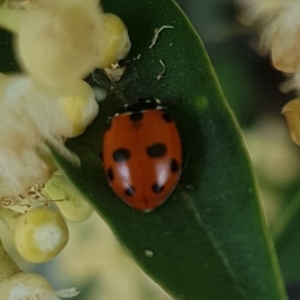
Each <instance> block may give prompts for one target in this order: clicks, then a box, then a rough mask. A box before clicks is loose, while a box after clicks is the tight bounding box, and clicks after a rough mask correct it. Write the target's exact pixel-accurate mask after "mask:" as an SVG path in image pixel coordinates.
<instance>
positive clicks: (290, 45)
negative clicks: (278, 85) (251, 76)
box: [238, 0, 300, 145]
mask: <svg viewBox="0 0 300 300" xmlns="http://www.w3.org/2000/svg"><path fill="white" fill-rule="evenodd" d="M238 3H239V4H240V5H241V7H242V14H241V18H240V19H241V20H242V22H243V23H244V24H253V23H254V24H256V25H257V26H258V28H259V30H260V33H261V34H260V50H262V51H263V52H264V53H270V57H271V61H272V64H273V66H274V67H275V68H276V69H277V70H279V71H282V72H284V73H286V74H287V75H288V76H289V77H290V79H289V81H288V82H287V83H286V84H285V85H284V86H283V89H284V90H285V91H289V90H291V89H294V90H296V92H297V93H298V94H299V93H300V48H299V47H298V43H300V21H299V13H300V1H298V0H239V1H238ZM282 113H283V114H284V115H285V117H286V120H287V123H288V126H289V128H290V131H291V137H292V140H293V141H294V142H295V143H296V144H298V145H300V117H299V114H300V97H299V98H297V99H294V100H293V101H291V102H289V103H287V104H286V105H285V106H284V107H283V109H282Z"/></svg>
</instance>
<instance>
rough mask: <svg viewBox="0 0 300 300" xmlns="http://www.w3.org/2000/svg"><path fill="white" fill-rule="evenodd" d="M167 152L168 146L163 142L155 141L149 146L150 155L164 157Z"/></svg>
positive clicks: (148, 152)
mask: <svg viewBox="0 0 300 300" xmlns="http://www.w3.org/2000/svg"><path fill="white" fill-rule="evenodd" d="M166 153H167V147H166V145H165V144H162V143H155V144H153V145H151V146H149V147H148V148H147V154H148V155H149V156H150V157H162V156H164V155H165V154H166Z"/></svg>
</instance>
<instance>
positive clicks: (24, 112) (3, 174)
mask: <svg viewBox="0 0 300 300" xmlns="http://www.w3.org/2000/svg"><path fill="white" fill-rule="evenodd" d="M97 113H98V104H97V102H96V100H95V97H94V93H93V90H92V89H91V87H90V86H89V85H88V84H87V83H85V82H84V81H81V80H77V81H76V82H74V86H73V87H72V88H69V89H65V90H48V89H45V88H43V87H42V86H40V85H39V84H37V83H36V82H35V81H34V80H33V79H31V78H30V77H28V76H11V77H8V76H4V75H2V76H1V77H0V166H1V167H0V198H3V197H7V196H15V195H19V194H22V193H24V192H25V191H26V190H27V189H28V188H29V187H30V186H33V185H35V184H43V183H45V182H47V181H48V180H49V179H50V177H51V176H52V173H53V171H54V170H55V166H54V164H53V162H52V159H51V156H50V153H49V149H48V146H47V145H46V141H47V142H50V143H52V144H53V145H54V146H56V147H57V148H58V149H59V150H60V151H61V152H62V154H64V155H66V156H68V157H69V158H72V157H73V156H72V154H71V153H70V152H69V151H68V150H67V148H66V147H65V146H64V141H65V138H69V137H75V136H78V135H80V134H82V133H83V132H84V130H85V128H86V127H87V126H88V125H89V124H90V122H91V121H92V120H93V119H94V118H95V116H96V115H97ZM73 158H74V157H73Z"/></svg>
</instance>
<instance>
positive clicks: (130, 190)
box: [125, 186, 135, 196]
mask: <svg viewBox="0 0 300 300" xmlns="http://www.w3.org/2000/svg"><path fill="white" fill-rule="evenodd" d="M125 194H126V196H133V195H134V194H135V188H134V187H133V186H130V187H128V188H127V189H126V190H125Z"/></svg>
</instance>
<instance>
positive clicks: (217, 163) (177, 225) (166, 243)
mask: <svg viewBox="0 0 300 300" xmlns="http://www.w3.org/2000/svg"><path fill="white" fill-rule="evenodd" d="M101 3H102V5H103V7H104V9H105V11H106V12H112V13H115V14H117V15H119V16H120V17H121V18H122V20H123V21H124V22H125V24H126V25H127V26H128V30H129V34H130V38H131V41H132V50H131V52H130V55H129V57H128V58H127V59H126V61H125V62H124V64H125V65H126V73H125V74H124V76H123V78H122V79H121V81H119V82H117V83H111V82H109V80H108V79H107V78H106V77H105V76H104V75H103V73H102V72H101V71H99V70H98V71H96V72H94V73H93V74H92V76H90V77H89V78H88V81H89V82H90V83H91V84H92V85H96V86H101V87H105V88H106V89H107V92H108V96H107V98H106V99H105V100H104V101H103V102H102V103H100V113H99V115H98V117H97V119H96V121H95V122H94V123H93V124H92V126H90V128H89V129H88V130H87V131H86V133H85V134H84V135H82V136H81V137H79V138H76V139H73V140H70V141H69V143H68V146H69V148H70V149H71V150H72V151H74V152H76V153H77V154H78V156H79V157H80V159H81V163H82V164H81V167H80V168H78V167H76V166H73V165H72V164H71V163H69V162H68V161H66V160H64V158H63V157H60V156H59V155H58V153H56V154H55V155H56V159H57V161H58V163H59V165H60V166H61V168H62V169H63V170H64V171H65V173H66V174H67V175H68V177H69V178H70V179H71V180H72V182H73V183H74V184H75V185H76V186H77V188H78V189H79V190H80V191H81V192H82V193H83V195H85V197H86V198H87V199H88V200H89V201H90V202H91V203H92V204H93V205H94V207H95V209H96V210H97V211H98V212H99V214H100V215H101V216H102V217H103V218H104V219H105V220H106V221H107V222H108V224H109V225H110V226H111V228H112V229H113V230H114V232H115V234H116V236H117V237H118V239H119V241H120V242H121V243H122V244H123V246H124V247H125V248H127V250H128V252H129V253H130V254H131V255H132V256H133V257H134V259H135V260H136V261H137V263H138V264H139V265H140V266H141V267H142V268H143V269H144V270H145V271H146V272H147V273H148V274H149V275H150V276H151V277H152V278H153V279H154V280H155V281H157V282H158V283H159V284H160V285H161V286H162V287H163V288H164V289H166V291H168V292H169V293H170V294H171V295H173V296H174V298H176V299H182V300H195V299H205V300H219V299H228V300H246V299H247V300H268V299H269V300H280V299H281V300H283V299H286V296H285V292H284V289H283V285H282V281H281V277H280V274H279V269H278V264H277V259H276V256H275V254H274V250H273V246H272V243H271V242H270V240H269V234H268V232H267V231H266V226H265V223H264V220H263V217H262V213H261V210H260V206H259V203H258V200H257V193H256V187H255V183H254V179H253V176H252V171H251V169H250V167H249V161H248V156H247V154H246V151H245V147H244V143H243V139H242V137H241V134H240V132H239V129H238V126H237V123H236V121H235V120H234V118H233V116H232V114H231V112H230V110H229V108H228V106H227V104H226V102H225V100H224V97H223V94H222V91H221V89H220V87H219V84H218V81H217V79H216V77H215V74H214V71H213V69H212V67H211V64H210V62H209V59H208V57H207V55H206V53H205V50H204V49H203V46H202V44H201V41H200V40H199V37H198V36H197V34H196V32H195V31H194V30H193V28H192V27H191V25H190V23H189V21H188V20H187V19H186V17H185V16H184V15H183V13H182V12H181V11H180V9H179V8H178V7H177V5H176V4H175V3H174V2H173V1H171V0H148V1H136V0H123V1H117V0H102V1H101ZM163 25H167V26H173V29H170V28H168V29H165V30H163V31H162V32H161V33H160V34H159V36H158V39H157V42H156V44H155V45H154V46H153V48H151V49H149V46H150V45H151V43H152V39H153V37H154V30H155V29H156V28H161V27H162V26H163ZM162 64H163V65H164V66H165V69H164V67H163V65H162ZM162 73H163V75H162V77H161V79H158V76H159V75H160V74H162ZM237 84H238V83H237ZM139 97H154V98H159V99H161V100H162V101H163V103H164V104H165V105H170V107H169V112H170V114H171V115H172V116H173V118H174V119H175V120H176V122H177V125H178V128H179V131H180V134H181V137H182V143H183V147H184V149H185V152H186V155H185V156H184V161H185V162H184V170H183V174H182V178H181V180H182V182H184V183H185V184H183V183H180V184H179V185H178V186H177V188H176V189H175V191H174V192H173V193H172V195H171V197H170V198H169V199H168V200H167V201H166V203H164V204H163V205H162V206H161V207H159V208H157V209H156V210H154V211H152V212H150V213H147V214H146V213H143V212H140V211H137V210H135V209H133V208H131V207H129V206H128V205H126V204H125V203H124V202H123V201H122V200H120V199H119V198H118V197H117V196H116V195H115V194H114V193H113V191H112V190H111V189H110V187H109V186H108V183H107V180H106V176H105V172H104V169H103V165H102V163H101V161H100V159H99V155H100V152H101V148H102V136H103V132H104V130H105V127H106V122H107V118H108V117H109V116H112V115H113V114H114V113H115V112H116V111H118V110H119V109H120V108H121V107H122V105H123V104H125V103H129V104H130V103H133V102H134V101H135V100H136V99H137V98H139ZM95 259H97V258H96V257H95ZM116 284H118V283H117V282H116Z"/></svg>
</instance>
